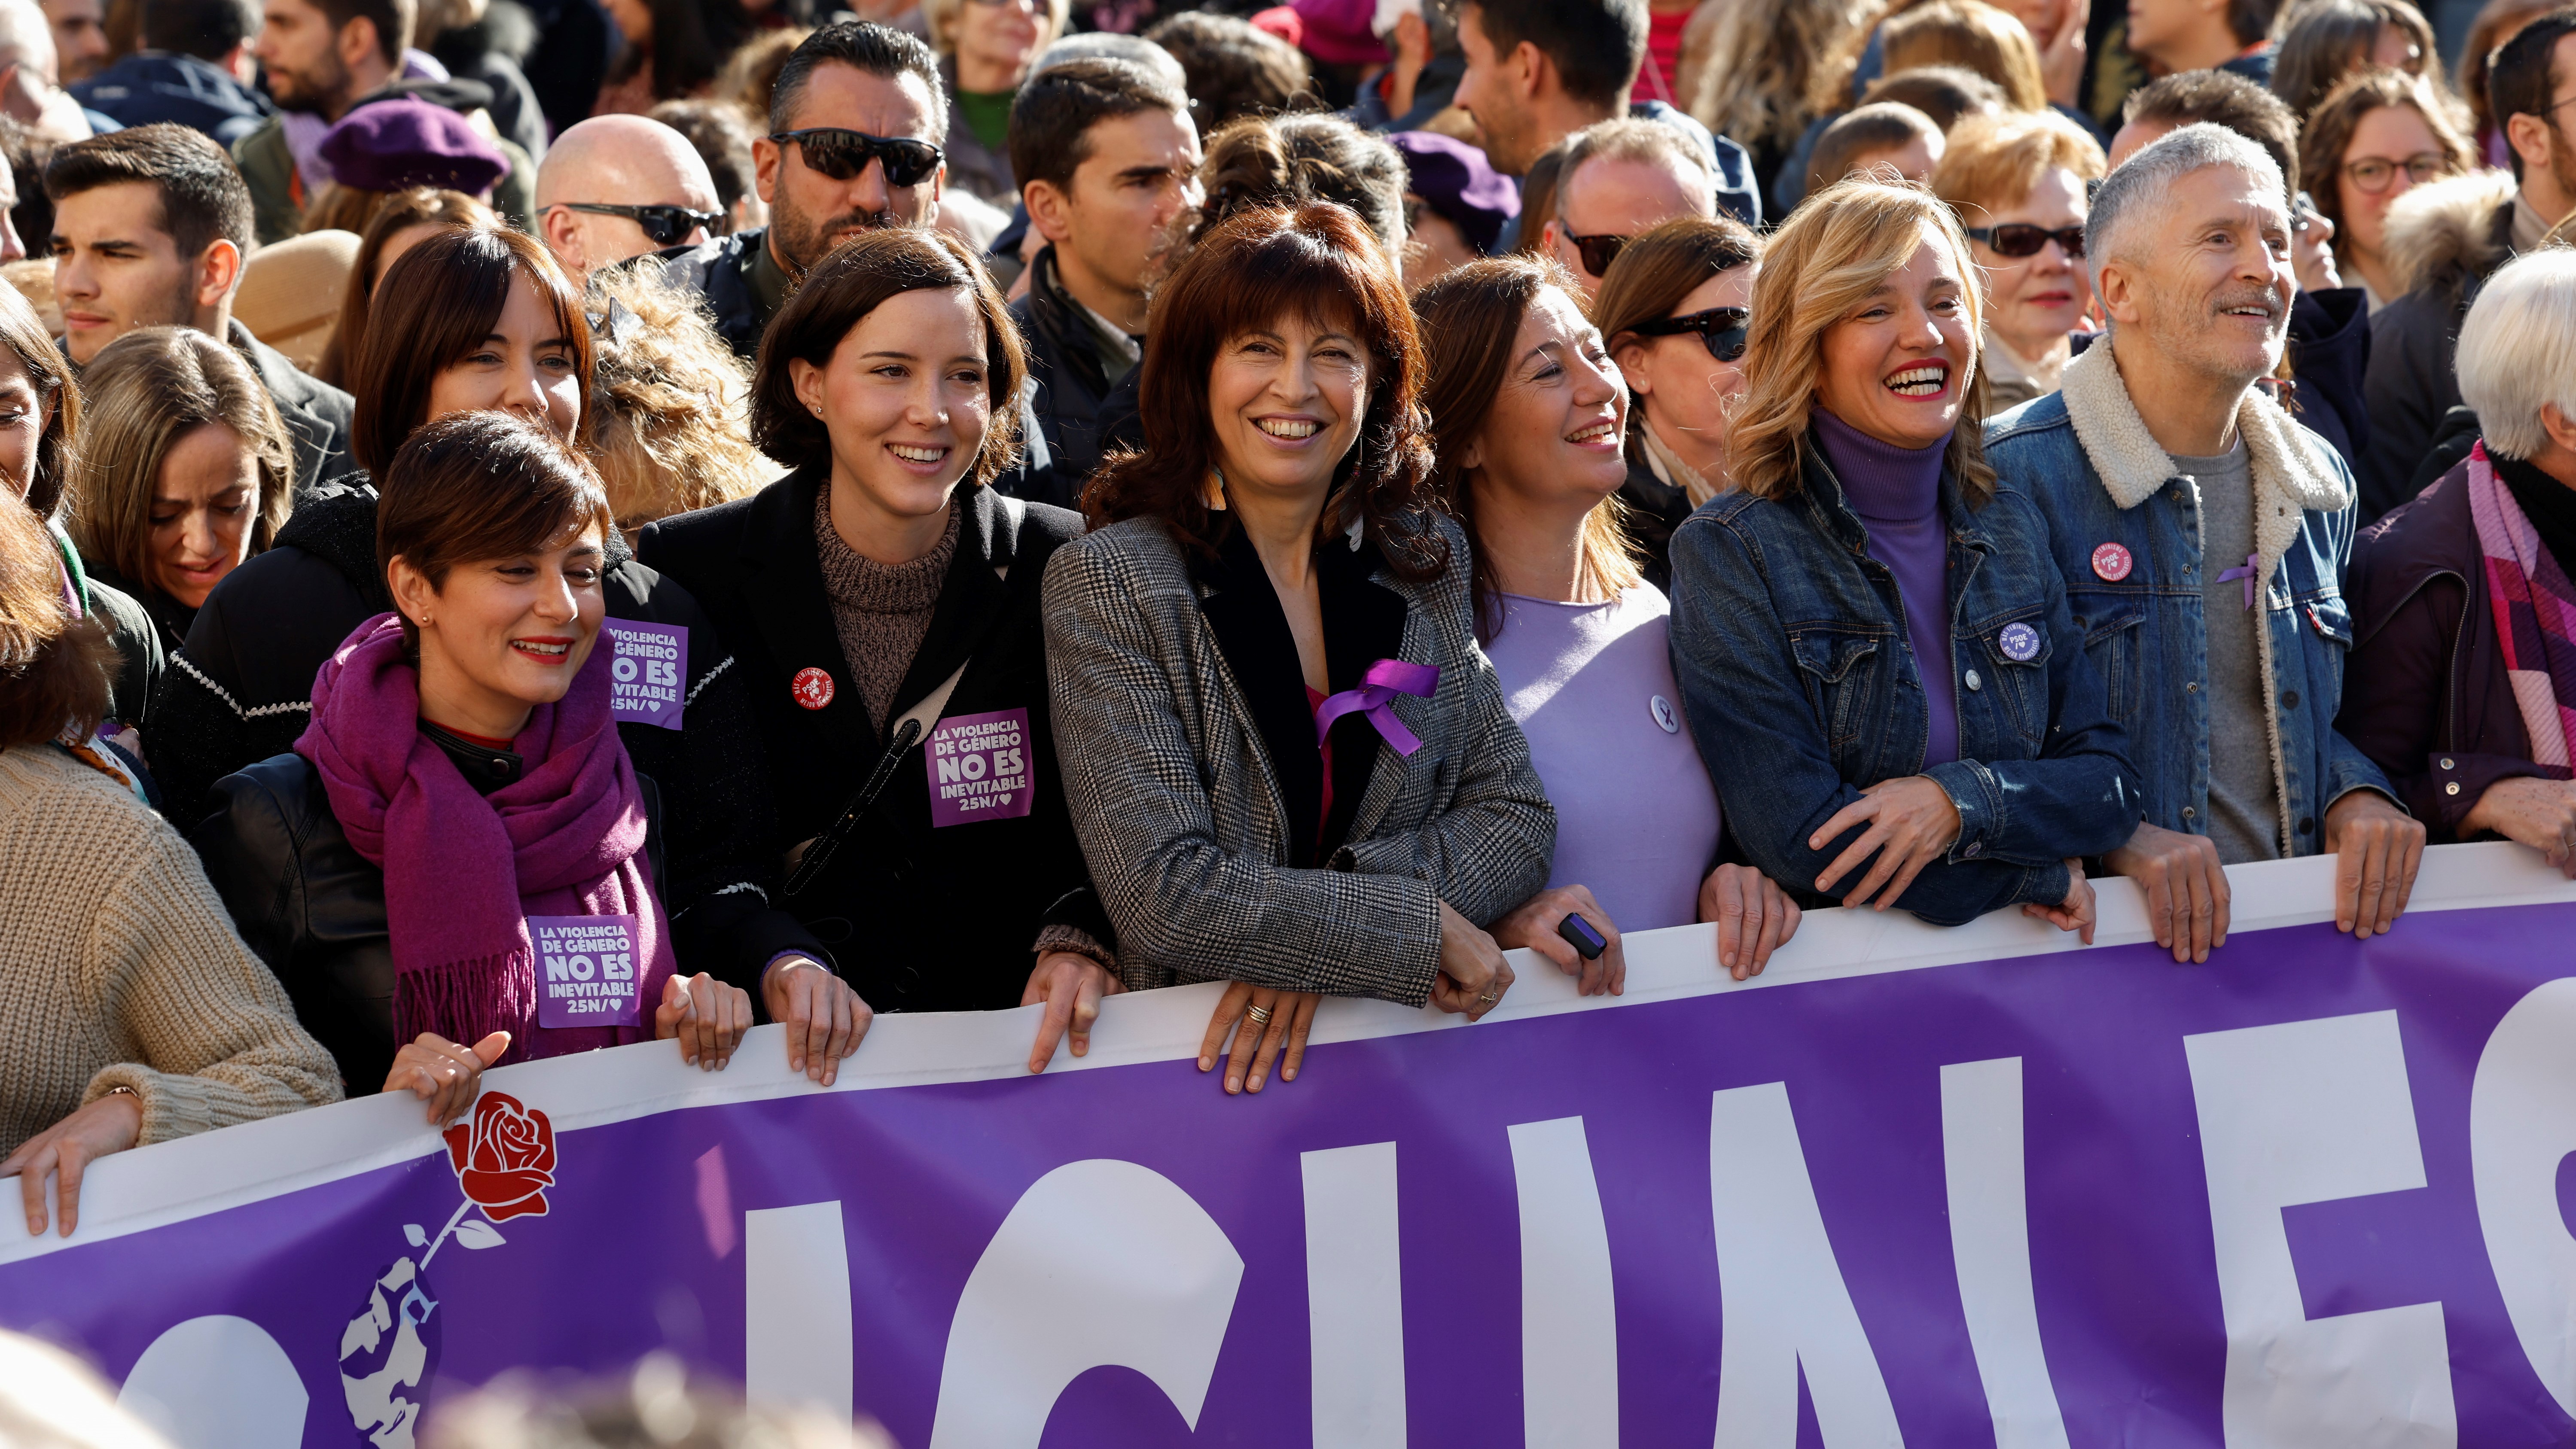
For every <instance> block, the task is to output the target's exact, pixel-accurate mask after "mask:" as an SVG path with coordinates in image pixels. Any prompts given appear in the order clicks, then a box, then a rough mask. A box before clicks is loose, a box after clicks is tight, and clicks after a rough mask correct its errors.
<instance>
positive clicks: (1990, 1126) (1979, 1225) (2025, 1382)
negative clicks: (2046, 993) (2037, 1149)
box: [1941, 1057, 2067, 1449]
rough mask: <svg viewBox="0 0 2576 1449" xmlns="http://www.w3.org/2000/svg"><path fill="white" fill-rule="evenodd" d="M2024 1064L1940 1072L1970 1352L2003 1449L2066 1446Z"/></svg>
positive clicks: (1953, 1242) (1954, 1242) (1954, 1255)
mask: <svg viewBox="0 0 2576 1449" xmlns="http://www.w3.org/2000/svg"><path fill="white" fill-rule="evenodd" d="M2021 1128H2022V1109H2021V1058H2019V1057H1998V1058H1996V1059H1995V1060H1993V1061H1984V1062H1953V1063H1951V1064H1950V1065H1948V1066H1945V1067H1943V1068H1942V1069H1941V1167H1942V1176H1943V1178H1944V1179H1945V1180H1946V1182H1947V1184H1948V1189H1949V1199H1950V1259H1951V1262H1952V1264H1953V1265H1954V1266H1955V1267H1956V1268H1957V1269H1958V1273H1959V1303H1960V1306H1961V1307H1962V1308H1963V1309H1964V1310H1965V1311H1966V1314H1967V1319H1968V1346H1969V1347H1970V1348H1971V1349H1973V1350H1974V1351H1975V1352H1976V1355H1977V1377H1978V1379H1979V1380H1980V1381H1982V1382H1983V1383H1984V1385H1985V1389H1986V1407H1987V1410H1988V1411H1989V1412H1990V1413H1992V1414H1993V1415H1994V1419H1995V1445H1996V1449H2067V1444H2066V1419H2065V1416H2064V1415H2063V1414H2062V1413H2061V1412H2060V1411H2059V1409H2058V1407H2057V1389H2056V1386H2055V1385H2053V1384H2051V1383H2050V1382H2049V1378H2048V1355H2047V1354H2046V1353H2045V1352H2044V1351H2043V1350H2042V1348H2041V1346H2040V1341H2039V1300H2038V1295H2037V1293H2036V1292H2035V1291H2034V1290H2033V1289H2032V1287H2031V1281H2030V1209H2029V1204H2028V1201H2027V1198H2026V1196H2025V1189H2024V1181H2023V1180H2024V1176H2025V1171H2024V1158H2023V1153H2022V1131H2021Z"/></svg>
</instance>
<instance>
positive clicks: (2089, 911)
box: [1673, 181, 2139, 940]
mask: <svg viewBox="0 0 2576 1449" xmlns="http://www.w3.org/2000/svg"><path fill="white" fill-rule="evenodd" d="M1764 258H1765V259H1764V262H1763V266H1762V274H1761V277H1760V279H1759V280H1757V281H1756V282H1755V284H1754V290H1753V308H1752V312H1753V330H1752V334H1751V338H1750V342H1749V345H1748V347H1747V350H1746V353H1745V357H1744V375H1745V376H1746V377H1747V378H1749V379H1751V380H1752V386H1751V390H1750V392H1748V393H1747V395H1746V397H1745V400H1744V406H1743V408H1742V410H1741V411H1740V412H1739V413H1738V414H1737V416H1736V420H1735V426H1734V429H1733V432H1732V435H1731V437H1730V439H1729V443H1730V458H1731V462H1732V467H1731V469H1730V473H1731V476H1732V477H1733V479H1734V481H1735V483H1736V485H1737V487H1738V489H1739V490H1740V491H1738V492H1736V493H1733V494H1729V495H1726V496H1724V497H1721V498H1719V499H1717V500H1716V501H1715V502H1713V503H1711V504H1710V505H1709V506H1707V507H1706V508H1703V509H1701V510H1700V511H1699V512H1697V513H1696V514H1694V515H1692V516H1691V518H1690V519H1689V520H1688V521H1686V522H1685V523H1683V525H1682V526H1681V528H1680V530H1679V531H1678V532H1676V533H1675V534H1674V535H1673V585H1674V597H1675V608H1674V619H1673V663H1674V668H1675V672H1676V673H1677V674H1678V675H1679V677H1680V681H1681V688H1682V693H1683V697H1684V703H1685V706H1686V708H1687V712H1688V714H1689V717H1690V725H1691V729H1692V732H1693V733H1694V735H1696V736H1697V738H1698V740H1699V747H1700V754H1701V756H1702V757H1703V758H1704V759H1705V760H1706V761H1707V763H1708V767H1709V773H1710V774H1711V775H1712V776H1713V777H1714V778H1715V779H1716V780H1717V784H1718V793H1719V796H1720V798H1721V800H1722V801H1723V803H1724V805H1725V809H1726V815H1727V819H1728V823H1729V825H1730V826H1731V828H1732V831H1733V833H1734V835H1735V837H1736V839H1737V840H1738V841H1739V842H1741V843H1742V844H1743V846H1744V848H1745V850H1746V852H1747V853H1748V854H1749V855H1750V856H1751V857H1752V860H1753V863H1754V864H1756V865H1758V866H1759V867H1761V869H1762V871H1763V873H1764V874H1766V875H1768V876H1770V877H1771V878H1773V879H1775V880H1778V881H1781V882H1783V883H1785V884H1788V885H1790V886H1792V887H1794V888H1795V889H1797V890H1798V891H1801V892H1804V893H1806V894H1805V903H1807V904H1810V905H1813V904H1822V903H1826V901H1827V897H1826V896H1825V894H1824V893H1825V892H1828V891H1837V892H1838V893H1839V894H1840V896H1841V901H1842V903H1843V904H1846V905H1855V906H1858V905H1869V904H1875V905H1877V906H1878V907H1879V908H1880V909H1885V908H1886V907H1888V906H1890V905H1897V906H1902V907H1904V908H1905V909H1907V910H1909V911H1912V912H1914V913H1915V914H1916V915H1918V916H1921V917H1923V918H1924V919H1925V920H1928V921H1932V922H1935V923H1938V924H1943V925H1955V924H1959V923H1962V922H1964V921H1967V920H1969V919H1971V918H1973V917H1975V916H1977V915H1979V914H1981V913H1983V912H1985V911H1988V910H1992V909H1995V908H1996V907H1999V906H2005V905H2015V904H2018V905H2022V906H2024V907H2025V908H2026V909H2028V910H2029V911H2031V912H2032V913H2033V914H2036V915H2040V916H2044V917H2045V918H2046V919H2048V920H2050V921H2051V922H2053V923H2055V924H2057V925H2058V926H2060V927H2062V928H2064V929H2067V930H2081V931H2082V932H2084V933H2085V936H2086V939H2088V940H2089V939H2091V933H2092V925H2093V894H2092V889H2091V887H2090V886H2088V885H2087V884H2086V883H2085V880H2084V872H2083V869H2082V867H2081V865H2080V864H2079V862H2078V860H2077V857H2081V856H2086V855H2093V854H2098V853H2099V852H2101V851H2104V850H2107V849H2110V848H2112V847H2114V846H2117V845H2119V844H2121V843H2122V842H2123V841H2125V840H2126V839H2127V837H2128V834H2129V832H2130V830H2131V828H2132V827H2134V826H2135V824H2136V822H2137V819H2138V798H2139V797H2138V786H2137V778H2136V773H2135V771H2134V770H2133V769H2132V768H2131V766H2130V764H2129V761H2128V758H2127V755H2126V742H2125V740H2124V738H2123V736H2122V734H2121V732H2120V729H2119V727H2118V726H2117V725H2116V724H2114V723H2113V722H2112V721H2111V719H2110V717H2109V714H2108V710H2107V705H2106V701H2105V699H2104V695H2103V687H2102V682H2101V679H2100V676H2099V675H2098V674H2097V673H2095V671H2094V670H2093V668H2092V666H2091V665H2090V664H2089V663H2088V662H2087V661H2086V660H2085V658H2084V653H2083V643H2084V639H2083V633H2082V631H2081V630H2080V629H2078V628H2077V627H2076V625H2075V623H2074V619H2073V616H2072V614H2071V613H2070V612H2069V610H2068V607H2067V601H2066V590H2065V586H2064V584H2063V583H2061V582H2060V581H2059V577H2058V574H2057V570H2056V568H2055V567H2054V565H2053V564H2052V563H2051V562H2050V560H2049V556H2048V532H2047V525H2046V524H2045V522H2044V521H2043V520H2042V519H2041V517H2040V515H2039V513H2038V512H2037V510H2036V509H2035V508H2033V507H2032V506H2031V504H2030V502H2029V501H2028V499H2026V498H2025V497H2023V496H2021V495H2020V494H2017V493H2000V494H1999V493H1998V492H1997V491H1996V489H1995V485H1994V476H1995V475H1994V470H1993V469H1992V468H1990V467H1988V466H1987V464H1986V461H1985V457H1984V453H1983V450H1982V449H1981V448H1980V446H1979V441H1978V435H1977V430H1976V427H1975V425H1974V421H1973V420H1974V416H1975V414H1974V412H1973V411H1972V410H1971V409H1972V405H1973V402H1974V400H1975V399H1976V397H1977V395H1978V393H1979V392H1980V391H1981V390H1982V389H1981V387H1980V384H1979V380H1978V378H1977V376H1976V368H1977V336H1978V325H1979V321H1980V316H1979V314H1980V310H1981V309H1980V306H1979V299H1978V291H1977V288H1976V287H1975V285H1974V284H1973V283H1972V282H1971V280H1970V279H1969V272H1968V268H1967V238H1966V237H1965V236H1963V235H1962V234H1961V232H1960V229H1959V223H1958V220H1957V218H1956V216H1955V215H1954V214H1953V213H1952V212H1951V210H1950V208H1948V207H1947V206H1945V205H1943V204H1942V203H1941V202H1940V201H1939V200H1937V199H1936V198H1935V197H1934V196H1933V195H1932V194H1931V193H1930V192H1928V191H1926V190H1924V189H1923V188H1921V187H1917V186H1893V185H1884V184H1881V183H1878V182H1871V181H1846V182H1844V183H1842V184H1840V185H1838V186H1835V187H1832V188H1830V189H1829V190H1827V191H1825V192H1824V193H1822V194H1821V195H1819V196H1817V197H1814V198H1811V199H1810V200H1809V201H1808V203H1807V205H1806V206H1804V207H1802V208H1801V209H1800V210H1799V211H1798V212H1797V214H1796V215H1794V216H1792V217H1791V218H1790V219H1789V222H1788V223H1787V224H1786V225H1785V226H1783V227H1782V228H1781V229H1780V230H1779V231H1778V232H1777V233H1775V234H1774V235H1773V237H1772V239H1771V241H1770V244H1769V245H1768V246H1767V247H1766V248H1765V251H1764ZM1963 415H1964V416H1965V418H1966V420H1967V421H1968V422H1969V426H1966V427H1961V426H1960V423H1961V422H1962V420H1963Z"/></svg>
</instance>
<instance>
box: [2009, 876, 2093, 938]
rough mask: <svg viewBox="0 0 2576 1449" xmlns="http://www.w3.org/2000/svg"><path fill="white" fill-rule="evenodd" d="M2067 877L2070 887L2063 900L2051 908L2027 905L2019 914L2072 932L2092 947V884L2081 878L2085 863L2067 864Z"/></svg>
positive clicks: (2034, 904)
mask: <svg viewBox="0 0 2576 1449" xmlns="http://www.w3.org/2000/svg"><path fill="white" fill-rule="evenodd" d="M2066 877H2067V880H2068V881H2069V882H2070V884H2069V885H2068V886H2067V888H2066V899H2065V900H2062V901H2060V902H2058V903H2057V904H2056V905H2053V906H2043V905H2041V904H2039V903H2038V902H2036V901H2032V902H2028V903H2026V904H2024V905H2023V906H2022V908H2021V913H2022V914H2023V915H2025V916H2031V917H2034V918H2036V919H2038V920H2042V921H2046V922H2048V923H2049V924H2050V925H2052V926H2055V927H2056V928H2057V929H2059V930H2061V931H2073V932H2075V933H2077V934H2078V935H2080V936H2081V937H2083V940H2084V944H2085V945H2087V946H2090V945H2092V944H2093V882H2091V881H2089V880H2086V879H2085V878H2084V862H2082V861H2080V860H2069V861H2067V862H2066Z"/></svg>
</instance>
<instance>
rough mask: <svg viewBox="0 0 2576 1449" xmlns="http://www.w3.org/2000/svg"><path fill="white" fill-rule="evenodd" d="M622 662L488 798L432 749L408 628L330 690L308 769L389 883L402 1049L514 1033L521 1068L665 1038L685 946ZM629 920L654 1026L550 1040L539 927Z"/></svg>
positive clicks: (595, 658)
mask: <svg viewBox="0 0 2576 1449" xmlns="http://www.w3.org/2000/svg"><path fill="white" fill-rule="evenodd" d="M609 654H610V651H609V650H607V649H604V648H594V649H592V650H591V653H590V658H589V659H587V660H586V661H584V662H583V664H582V667H581V672H580V673H579V674H577V675H575V676H574V677H573V685H572V691H571V692H570V693H569V694H566V695H565V696H564V697H563V699H562V700H561V701H560V702H558V703H555V704H550V705H539V706H537V708H536V710H535V712H534V713H532V714H530V715H529V717H528V724H527V727H526V728H525V729H523V730H522V731H520V733H519V737H518V739H517V740H516V741H515V742H514V747H515V748H516V749H517V750H518V752H519V754H520V755H521V757H522V758H524V759H525V760H526V761H527V770H526V773H524V774H523V775H521V776H520V777H519V778H518V779H517V780H515V781H513V782H512V783H510V784H508V785H506V786H503V787H502V788H501V789H498V790H495V791H493V792H492V793H491V795H489V796H488V797H487V796H483V795H478V794H476V793H475V792H474V787H473V786H471V785H468V784H466V783H465V777H464V776H463V775H461V774H459V773H457V769H456V765H455V762H454V761H452V760H450V759H449V758H448V757H447V754H446V752H445V751H444V750H441V749H440V748H439V747H438V746H437V745H436V744H433V743H432V742H431V741H430V740H429V738H428V737H427V736H425V735H423V734H422V733H421V732H420V674H419V671H418V669H417V667H416V666H415V665H413V663H412V662H411V660H410V659H409V657H407V655H406V652H405V650H404V648H403V637H402V626H401V624H400V623H399V622H398V621H397V620H396V619H395V617H394V616H393V615H391V614H380V615H378V616H376V617H375V618H373V619H370V620H368V621H367V622H366V623H364V624H361V625H359V626H358V628H357V631H356V632H355V633H353V634H351V635H350V636H349V638H348V640H347V642H345V643H343V644H342V645H341V646H340V648H339V651H338V652H337V653H335V654H333V655H332V656H331V658H330V660H329V662H327V663H325V664H324V665H323V666H322V670H321V672H320V673H319V674H318V675H316V676H315V677H314V681H313V723H312V724H311V725H309V726H307V727H306V728H305V731H304V734H303V736H302V738H300V739H298V740H297V741H296V742H295V752H296V753H297V754H299V755H302V756H303V757H304V758H305V759H307V760H309V761H311V762H312V764H313V768H314V770H315V771H316V772H318V773H319V774H320V775H321V777H322V788H323V790H324V791H325V792H326V793H327V794H328V795H329V796H330V800H331V813H332V814H333V815H336V816H337V817H339V821H340V827H341V829H343V830H345V831H346V832H348V836H349V843H350V844H351V845H354V846H356V847H357V849H358V853H359V854H360V855H363V856H365V857H366V858H367V859H368V860H369V861H371V862H373V863H374V864H376V865H377V866H379V867H381V868H382V869H383V870H384V873H385V919H386V923H387V926H388V929H389V931H390V933H391V935H392V944H393V957H394V970H395V973H396V979H395V987H394V1035H395V1037H396V1039H397V1040H398V1041H402V1042H408V1041H410V1040H412V1039H413V1038H414V1037H416V1036H418V1035H419V1034H420V1033H421V1032H424V1031H434V1032H437V1033H438V1034H439V1035H440V1036H443V1037H446V1038H447V1039H448V1040H450V1041H456V1042H464V1043H469V1044H470V1043H473V1042H476V1041H479V1040H481V1039H482V1038H483V1037H484V1036H486V1035H488V1034H489V1033H492V1032H495V1031H506V1032H508V1033H510V1035H511V1042H510V1052H509V1055H508V1056H506V1057H504V1058H502V1060H503V1061H505V1062H506V1061H521V1060H526V1059H529V1058H535V1057H551V1056H562V1055H564V1054H566V1053H569V1052H581V1051H591V1050H594V1049H596V1048H599V1047H606V1046H618V1045H622V1044H624V1043H627V1042H634V1041H649V1040H651V1039H652V1036H653V1027H652V1021H653V1010H654V1008H655V1007H656V1006H658V1005H659V1004H660V1003H661V1000H662V983H663V981H664V980H665V979H667V978H668V977H669V976H670V975H671V973H672V970H673V969H674V961H673V958H672V954H671V929H670V923H669V922H668V921H667V920H666V919H664V917H663V914H662V907H661V903H660V902H659V901H656V900H655V899H654V898H653V890H652V885H651V883H650V881H649V880H648V879H647V877H646V875H645V864H646V861H645V858H644V855H643V850H644V796H643V792H642V790H641V788H640V787H639V786H638V785H637V783H636V779H635V766H634V763H633V762H632V761H630V760H629V759H628V758H627V756H626V746H625V744H624V742H622V741H620V740H619V739H618V737H617V726H616V723H615V722H614V721H613V720H612V719H611V718H610V715H609V677H608V674H609ZM615 915H632V916H634V917H635V918H636V928H637V939H636V946H637V949H638V957H639V964H641V965H642V966H643V968H644V969H643V970H642V972H641V973H640V975H641V977H642V980H641V982H640V983H639V984H640V986H641V989H642V991H643V1001H642V1006H641V1009H640V1011H639V1013H638V1017H639V1021H638V1024H637V1025H636V1026H632V1027H580V1028H566V1029H559V1030H542V1029H540V1028H539V1027H538V1026H537V954H536V946H535V943H534V942H532V941H531V940H530V939H529V936H528V924H527V918H528V917H529V916H615Z"/></svg>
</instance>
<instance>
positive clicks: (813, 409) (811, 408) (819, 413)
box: [805, 403, 823, 418]
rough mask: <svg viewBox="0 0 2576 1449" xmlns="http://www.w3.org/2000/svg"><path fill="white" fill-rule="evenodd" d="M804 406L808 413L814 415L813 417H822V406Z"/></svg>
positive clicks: (817, 404) (819, 404) (808, 404)
mask: <svg viewBox="0 0 2576 1449" xmlns="http://www.w3.org/2000/svg"><path fill="white" fill-rule="evenodd" d="M805 406H806V408H807V410H808V411H810V412H812V413H813V414H814V416H816V417H818V418H819V417H821V416H822V415H823V405H822V404H821V403H807V404H806V405H805Z"/></svg>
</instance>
